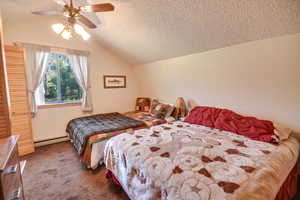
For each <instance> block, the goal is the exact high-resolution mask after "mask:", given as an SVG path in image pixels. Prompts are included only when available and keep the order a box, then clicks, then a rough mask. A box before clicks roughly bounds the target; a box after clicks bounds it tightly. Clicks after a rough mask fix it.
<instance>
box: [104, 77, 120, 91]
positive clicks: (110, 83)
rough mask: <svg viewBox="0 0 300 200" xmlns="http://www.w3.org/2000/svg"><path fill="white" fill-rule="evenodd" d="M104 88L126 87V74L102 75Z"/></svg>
mask: <svg viewBox="0 0 300 200" xmlns="http://www.w3.org/2000/svg"><path fill="white" fill-rule="evenodd" d="M103 81H104V89H112V88H126V76H123V75H104V76H103Z"/></svg>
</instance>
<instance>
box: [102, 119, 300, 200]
mask: <svg viewBox="0 0 300 200" xmlns="http://www.w3.org/2000/svg"><path fill="white" fill-rule="evenodd" d="M298 151H299V144H298V141H297V140H296V139H295V138H293V137H290V138H289V139H288V140H285V141H284V142H282V143H281V144H280V145H273V144H270V143H265V142H260V141H255V140H251V139H249V138H246V137H244V136H240V135H237V134H234V133H231V132H227V131H220V130H217V129H211V128H207V127H204V126H199V125H192V124H188V123H185V122H181V121H178V122H173V123H168V124H164V125H160V126H154V127H152V128H150V129H141V130H138V131H135V132H133V133H123V134H121V135H118V136H116V137H113V138H112V139H110V140H109V141H108V142H107V145H106V148H105V163H106V167H107V168H108V169H109V170H111V171H112V172H113V174H114V175H115V177H116V178H117V179H118V180H119V182H120V183H121V185H122V187H123V188H124V190H125V191H126V193H127V194H128V196H129V197H130V199H132V200H142V199H143V200H144V199H164V200H176V199H186V200H196V199H201V200H202V199H204V200H224V199H243V200H244V199H251V200H252V199H257V200H261V199H264V200H267V199H274V198H275V196H276V194H277V192H278V190H279V188H280V186H281V184H282V183H283V182H284V180H285V179H286V177H287V176H288V174H289V172H290V170H291V169H292V168H293V167H294V165H295V163H296V161H297V157H298Z"/></svg>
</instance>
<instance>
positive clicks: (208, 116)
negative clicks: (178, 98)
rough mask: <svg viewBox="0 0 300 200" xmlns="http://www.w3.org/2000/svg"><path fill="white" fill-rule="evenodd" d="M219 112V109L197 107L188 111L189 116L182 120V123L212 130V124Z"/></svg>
mask: <svg viewBox="0 0 300 200" xmlns="http://www.w3.org/2000/svg"><path fill="white" fill-rule="evenodd" d="M221 111H222V109H220V108H213V107H207V106H198V107H195V108H193V109H192V110H191V111H190V113H189V115H188V116H187V117H186V118H185V119H184V122H188V123H191V124H198V125H202V126H207V127H211V128H214V127H215V125H214V123H215V121H216V120H217V118H218V116H219V113H220V112H221Z"/></svg>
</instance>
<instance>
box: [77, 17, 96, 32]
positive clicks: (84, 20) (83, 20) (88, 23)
mask: <svg viewBox="0 0 300 200" xmlns="http://www.w3.org/2000/svg"><path fill="white" fill-rule="evenodd" d="M78 21H80V22H81V23H83V24H84V25H86V26H87V27H88V28H90V29H95V28H97V26H96V25H95V24H94V23H93V22H92V21H91V20H89V19H88V18H86V17H85V16H83V15H80V17H79V18H78Z"/></svg>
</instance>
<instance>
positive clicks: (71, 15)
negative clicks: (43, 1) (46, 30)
mask: <svg viewBox="0 0 300 200" xmlns="http://www.w3.org/2000/svg"><path fill="white" fill-rule="evenodd" d="M54 1H55V2H56V3H57V4H59V5H61V6H63V9H62V10H43V11H34V12H32V14H35V15H63V16H64V17H65V18H66V21H65V23H64V24H62V23H59V24H53V25H52V29H53V31H54V32H56V33H57V34H59V35H61V36H62V37H63V38H64V39H70V38H71V37H72V32H73V30H75V32H76V33H77V34H79V35H81V37H82V38H83V39H84V40H88V39H89V38H90V34H89V33H87V32H86V31H85V29H84V28H83V27H82V26H81V25H79V24H78V21H79V22H81V23H82V24H84V25H85V26H86V27H88V28H90V29H95V28H97V25H96V24H95V23H94V22H92V21H91V20H90V19H88V18H87V17H85V16H84V15H83V14H82V13H91V12H108V11H114V6H113V5H112V4H110V3H102V4H95V5H87V6H79V7H75V6H74V3H73V0H70V1H69V3H66V2H65V0H54Z"/></svg>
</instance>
